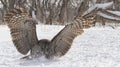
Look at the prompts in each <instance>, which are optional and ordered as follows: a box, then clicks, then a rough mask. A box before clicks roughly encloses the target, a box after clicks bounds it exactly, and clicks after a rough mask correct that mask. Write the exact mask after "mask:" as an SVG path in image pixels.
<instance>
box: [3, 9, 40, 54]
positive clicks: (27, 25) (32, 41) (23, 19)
mask: <svg viewBox="0 0 120 67" xmlns="http://www.w3.org/2000/svg"><path fill="white" fill-rule="evenodd" d="M4 20H5V22H6V24H7V25H8V27H9V28H10V32H11V36H12V41H13V43H14V45H15V47H16V49H17V50H18V51H19V52H20V53H21V54H27V53H28V52H29V50H30V49H31V48H32V47H33V46H34V45H36V44H37V42H38V40H37V35H36V21H35V20H33V19H32V18H30V17H29V16H28V14H27V13H25V12H22V11H21V10H18V9H14V10H12V11H10V12H9V13H8V14H6V15H5V17H4Z"/></svg>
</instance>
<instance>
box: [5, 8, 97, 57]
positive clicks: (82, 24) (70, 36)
mask: <svg viewBox="0 0 120 67" xmlns="http://www.w3.org/2000/svg"><path fill="white" fill-rule="evenodd" d="M4 20H5V22H6V24H7V25H8V27H9V28H10V31H11V36H12V40H13V43H14V45H15V46H16V48H17V50H18V51H19V52H20V53H22V54H24V55H25V54H27V53H28V52H29V51H31V53H30V55H28V56H25V57H23V58H30V57H41V56H45V57H46V58H48V59H51V58H54V57H61V56H64V55H65V54H66V53H67V52H68V51H69V49H70V48H71V46H72V43H73V40H74V39H75V37H77V36H78V35H81V34H82V33H83V32H84V30H83V29H87V28H90V27H91V26H93V23H94V22H95V20H94V18H93V17H89V18H83V17H78V18H76V19H75V20H73V21H72V22H71V23H70V24H67V25H66V26H65V27H64V28H63V29H62V30H61V31H60V32H59V33H58V34H57V35H56V36H55V37H54V38H53V39H52V40H47V39H42V40H38V39H37V34H36V21H35V20H34V19H32V18H30V17H29V15H28V13H27V11H24V10H17V9H14V10H13V11H10V12H9V13H8V14H6V15H5V18H4Z"/></svg>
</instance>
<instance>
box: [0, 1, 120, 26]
mask: <svg viewBox="0 0 120 67" xmlns="http://www.w3.org/2000/svg"><path fill="white" fill-rule="evenodd" d="M0 1H1V8H0V19H1V20H2V18H3V17H4V14H5V13H7V12H8V11H9V10H11V9H13V8H15V7H20V6H23V7H26V8H27V9H28V10H29V12H30V14H31V15H32V13H34V16H35V17H36V18H37V20H38V21H40V23H44V24H51V25H52V24H62V25H64V24H65V23H69V22H70V21H71V20H73V19H74V18H76V17H77V16H81V15H82V14H83V13H84V12H85V11H87V10H88V9H89V8H91V7H93V6H95V5H96V4H104V3H110V2H113V4H112V5H111V6H109V8H108V9H106V10H102V11H101V13H102V16H101V15H99V14H98V15H97V16H96V22H100V23H101V24H102V25H105V22H109V21H115V22H119V16H120V13H119V11H120V1H119V0H0ZM103 6H104V5H103ZM103 14H104V15H105V16H103ZM108 16H109V17H108ZM1 23H2V22H1ZM2 24H4V23H2Z"/></svg>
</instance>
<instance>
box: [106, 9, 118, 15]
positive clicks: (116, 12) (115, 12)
mask: <svg viewBox="0 0 120 67" xmlns="http://www.w3.org/2000/svg"><path fill="white" fill-rule="evenodd" d="M107 11H108V12H110V13H112V14H114V15H117V16H120V11H111V10H107Z"/></svg>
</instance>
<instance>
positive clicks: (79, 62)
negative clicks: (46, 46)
mask: <svg viewBox="0 0 120 67" xmlns="http://www.w3.org/2000/svg"><path fill="white" fill-rule="evenodd" d="M62 28H63V26H54V25H52V26H48V25H38V26H37V34H38V37H39V39H42V38H47V39H52V38H53V36H55V34H56V33H58V32H59V31H60V30H61V29H62ZM21 57H23V55H21V54H20V53H18V52H17V51H16V49H15V47H14V45H13V43H12V41H11V37H10V32H9V29H8V27H7V26H4V25H3V26H0V67H120V28H116V29H112V28H110V27H105V28H103V27H101V28H98V27H94V28H90V29H87V30H85V32H84V33H83V34H82V35H80V36H78V37H77V38H76V39H75V40H74V42H73V45H72V47H71V49H70V50H69V52H68V53H67V54H66V55H65V56H63V57H61V58H59V59H55V60H47V59H45V58H43V57H42V58H39V59H33V60H21V59H20V58H21Z"/></svg>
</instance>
